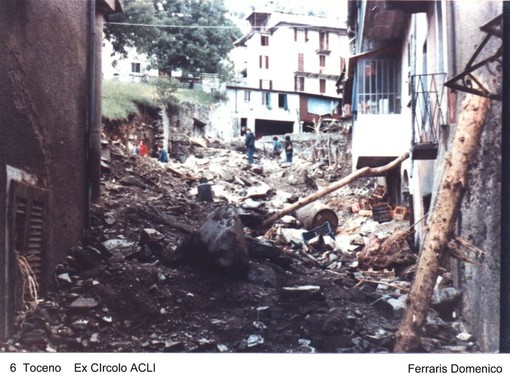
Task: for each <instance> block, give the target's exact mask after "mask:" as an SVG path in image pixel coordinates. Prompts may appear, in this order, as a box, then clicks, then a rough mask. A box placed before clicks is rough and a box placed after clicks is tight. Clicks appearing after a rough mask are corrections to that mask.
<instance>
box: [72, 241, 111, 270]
mask: <svg viewBox="0 0 510 383" xmlns="http://www.w3.org/2000/svg"><path fill="white" fill-rule="evenodd" d="M71 257H72V258H73V261H74V263H75V266H76V269H77V271H79V272H81V271H85V270H90V269H93V268H94V267H96V266H98V265H99V263H101V262H102V261H103V260H105V259H107V258H108V256H106V255H105V254H104V253H103V252H101V250H99V249H97V248H95V247H92V246H86V247H85V248H82V247H78V248H76V249H73V250H72V251H71Z"/></svg>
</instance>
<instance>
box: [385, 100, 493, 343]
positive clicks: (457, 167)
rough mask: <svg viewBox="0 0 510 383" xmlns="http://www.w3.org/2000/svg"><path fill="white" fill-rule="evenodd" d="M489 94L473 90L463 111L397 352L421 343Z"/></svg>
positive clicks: (400, 329)
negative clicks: (424, 324)
mask: <svg viewBox="0 0 510 383" xmlns="http://www.w3.org/2000/svg"><path fill="white" fill-rule="evenodd" d="M489 106H490V100H489V99H488V98H484V97H480V96H476V95H471V94H469V95H468V96H467V97H466V99H465V100H464V103H463V105H462V113H461V115H460V118H459V124H458V126H457V131H456V133H455V138H454V141H453V145H452V148H451V152H450V154H449V155H448V156H447V157H446V158H445V161H444V162H445V163H444V166H445V170H444V174H443V179H442V181H441V184H440V188H439V193H438V195H437V198H436V202H435V205H434V207H433V209H432V210H430V212H429V220H428V228H429V230H428V232H427V234H426V236H425V239H424V241H423V246H422V248H421V252H420V258H419V261H418V269H417V270H416V275H415V278H414V281H413V285H412V288H411V292H410V294H409V297H408V301H407V308H406V311H405V314H404V317H403V319H402V322H401V323H400V326H399V329H398V331H397V333H396V343H395V347H394V351H395V352H408V351H412V350H413V348H414V347H415V346H416V344H417V343H418V340H419V337H420V334H421V329H422V326H423V323H424V321H425V319H426V317H427V312H428V309H429V306H430V301H431V298H432V293H433V291H434V286H435V283H436V279H437V274H438V268H439V265H440V263H441V260H442V258H443V256H444V254H445V253H446V252H447V245H448V242H449V241H450V240H451V239H452V234H453V230H454V225H455V222H456V220H457V215H458V212H459V210H460V206H461V202H462V197H463V194H464V191H465V188H466V185H467V178H468V175H469V167H470V165H471V163H472V160H473V157H474V154H475V153H476V151H477V148H478V145H479V142H480V136H481V134H482V129H483V126H484V122H485V118H486V116H487V112H488V110H489Z"/></svg>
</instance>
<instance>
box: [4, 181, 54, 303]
mask: <svg viewBox="0 0 510 383" xmlns="http://www.w3.org/2000/svg"><path fill="white" fill-rule="evenodd" d="M10 210H11V214H10V220H9V221H10V225H11V226H10V235H11V238H10V239H11V241H10V249H11V254H10V259H11V262H10V264H11V265H15V262H17V258H16V254H20V255H22V256H23V257H25V259H26V261H27V263H28V264H29V265H30V267H31V269H32V271H33V273H34V275H35V278H36V281H37V284H38V294H40V295H45V294H46V293H47V289H48V257H47V252H46V242H47V240H46V236H47V227H48V223H47V192H46V191H45V190H43V189H40V188H37V187H34V186H29V185H26V184H23V183H21V182H17V181H11V203H10Z"/></svg>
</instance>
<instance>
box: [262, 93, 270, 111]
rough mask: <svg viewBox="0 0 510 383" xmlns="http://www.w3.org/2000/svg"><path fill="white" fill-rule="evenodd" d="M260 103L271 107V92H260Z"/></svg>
mask: <svg viewBox="0 0 510 383" xmlns="http://www.w3.org/2000/svg"><path fill="white" fill-rule="evenodd" d="M262 105H265V106H267V107H268V108H271V93H269V92H262Z"/></svg>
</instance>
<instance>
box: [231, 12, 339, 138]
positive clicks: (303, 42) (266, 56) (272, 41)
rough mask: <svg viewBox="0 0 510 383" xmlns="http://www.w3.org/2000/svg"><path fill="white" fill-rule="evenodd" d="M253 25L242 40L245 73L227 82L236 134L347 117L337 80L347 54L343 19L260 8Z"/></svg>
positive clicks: (239, 65)
mask: <svg viewBox="0 0 510 383" xmlns="http://www.w3.org/2000/svg"><path fill="white" fill-rule="evenodd" d="M248 20H249V21H250V23H251V26H252V30H251V31H250V32H249V33H248V34H246V35H245V36H243V37H242V38H241V39H239V40H238V41H237V42H236V48H235V49H234V52H233V56H232V57H233V61H234V62H235V63H236V69H237V71H238V73H239V76H238V77H237V79H236V81H234V82H232V83H231V84H229V85H228V86H227V95H228V98H229V106H230V110H231V116H232V118H231V124H232V131H233V135H234V136H235V135H239V134H242V132H243V128H250V129H251V130H252V131H254V132H255V134H256V135H257V136H258V137H261V136H265V135H278V134H280V135H281V134H286V133H299V132H301V131H312V130H313V129H314V128H315V127H316V126H318V123H319V122H320V121H321V119H322V118H339V117H340V116H341V107H342V104H341V98H340V96H339V95H338V93H337V91H336V86H335V83H336V80H337V79H338V74H339V73H340V71H341V69H342V67H343V65H344V63H345V56H346V55H347V47H348V44H347V39H346V29H345V28H344V27H342V26H341V25H339V24H338V21H336V20H335V21H330V20H328V19H326V18H320V17H311V16H301V15H292V14H284V13H278V12H274V13H266V12H254V13H252V14H251V15H250V16H249V17H248Z"/></svg>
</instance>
